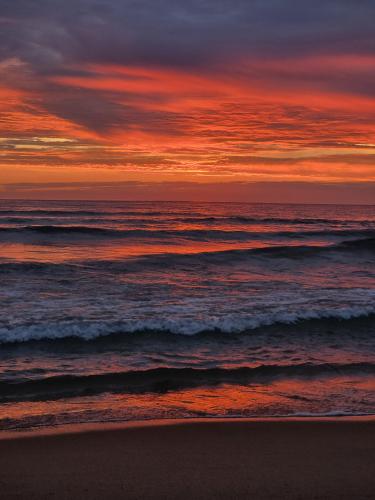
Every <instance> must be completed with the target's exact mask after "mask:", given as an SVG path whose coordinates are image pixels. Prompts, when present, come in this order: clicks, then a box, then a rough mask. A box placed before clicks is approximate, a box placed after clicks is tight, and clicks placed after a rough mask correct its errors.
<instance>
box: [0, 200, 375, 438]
mask: <svg viewBox="0 0 375 500" xmlns="http://www.w3.org/2000/svg"><path fill="white" fill-rule="evenodd" d="M0 311H1V314H0V429H3V430H4V429H34V428H37V427H38V428H39V427H41V426H51V425H60V424H68V423H77V422H109V421H127V420H143V419H160V418H191V417H270V416H286V415H288V416H289V415H298V416H301V415H364V414H365V415H367V414H374V413H375V210H374V206H336V205H287V204H244V203H193V202H189V203H187V202H175V203H172V202H171V203H164V202H144V203H143V202H142V203H141V202H61V201H58V202H57V201H43V202H37V201H1V202H0Z"/></svg>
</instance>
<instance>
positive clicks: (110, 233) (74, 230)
mask: <svg viewBox="0 0 375 500" xmlns="http://www.w3.org/2000/svg"><path fill="white" fill-rule="evenodd" d="M28 234H29V235H30V234H36V235H43V236H67V235H70V236H78V237H79V236H84V237H90V236H91V237H96V238H98V237H107V238H154V239H170V238H175V239H193V240H201V241H206V240H230V241H233V240H234V241H246V240H252V239H257V240H259V239H269V238H271V239H272V238H275V237H278V238H279V237H285V238H304V237H332V236H333V237H375V230H374V229H327V230H317V231H259V232H257V231H230V230H228V231H226V230H220V229H190V230H188V229H187V230H174V229H165V230H164V229H157V230H153V229H109V228H103V227H97V226H96V227H92V226H56V225H49V226H39V225H31V226H22V227H17V226H14V227H1V228H0V238H1V237H3V236H12V235H13V236H14V235H18V236H22V235H26V236H27V235H28Z"/></svg>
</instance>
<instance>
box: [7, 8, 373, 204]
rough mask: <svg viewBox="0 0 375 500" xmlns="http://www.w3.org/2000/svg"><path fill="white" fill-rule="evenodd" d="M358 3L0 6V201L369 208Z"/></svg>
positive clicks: (366, 85)
mask: <svg viewBox="0 0 375 500" xmlns="http://www.w3.org/2000/svg"><path fill="white" fill-rule="evenodd" d="M374 20H375V2H374V0H367V1H366V0H362V1H358V0H356V1H354V0H353V1H352V0H340V1H339V0H336V1H334V0H316V1H311V0H308V1H307V0H299V1H296V0H258V1H257V0H243V1H242V0H134V1H130V0H105V1H104V0H101V1H100V0H0V197H2V198H36V199H119V200H121V199H124V200H127V199H136V200H157V199H161V200H163V199H164V200H175V199H176V200H186V199H194V200H207V201H211V200H226V201H228V200H229V201H230V200H232V201H237V200H238V201H266V202H272V201H275V202H284V201H292V202H304V201H306V202H325V203H326V202H340V203H341V202H345V203H371V202H375V31H374Z"/></svg>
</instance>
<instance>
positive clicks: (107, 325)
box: [0, 297, 375, 344]
mask: <svg viewBox="0 0 375 500" xmlns="http://www.w3.org/2000/svg"><path fill="white" fill-rule="evenodd" d="M369 298H370V297H369ZM360 318H362V319H366V320H368V321H369V322H371V323H372V324H373V323H374V320H375V304H371V305H370V304H369V305H367V306H354V305H353V306H349V307H341V308H336V307H326V308H324V307H323V308H321V309H309V310H305V311H301V312H299V313H295V312H282V311H279V312H272V311H271V312H268V313H267V312H265V313H261V314H247V315H243V316H236V317H233V316H227V317H225V316H224V317H216V316H214V317H210V316H209V315H207V316H206V318H204V319H194V318H178V317H173V316H160V315H159V316H158V315H157V314H156V311H155V315H154V317H152V318H149V319H147V318H145V319H143V320H137V319H134V320H123V321H108V320H107V321H106V320H98V321H95V320H91V321H90V320H81V319H80V318H76V319H72V320H67V321H58V322H49V323H48V324H44V323H37V324H29V325H19V326H14V327H13V328H7V327H2V328H0V344H11V343H19V342H28V341H39V340H60V339H81V340H84V341H89V340H95V339H98V338H100V337H109V336H111V335H126V334H142V333H151V332H153V333H158V334H175V335H197V334H206V333H215V334H217V333H221V334H243V333H249V332H251V331H252V330H257V329H259V328H262V327H269V326H273V325H280V326H287V325H293V324H303V325H304V327H305V328H307V327H308V324H309V322H310V321H313V322H314V323H316V321H322V326H325V327H327V322H329V321H333V322H336V321H340V322H342V323H345V321H347V320H352V319H360ZM328 326H329V325H328Z"/></svg>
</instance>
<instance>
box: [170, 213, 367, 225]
mask: <svg viewBox="0 0 375 500" xmlns="http://www.w3.org/2000/svg"><path fill="white" fill-rule="evenodd" d="M176 220H177V221H179V222H186V223H191V224H194V223H198V224H199V223H211V224H212V223H221V224H222V223H231V224H286V225H294V224H295V225H305V224H306V225H317V224H340V225H345V224H360V225H362V224H364V225H369V224H375V217H374V219H328V218H303V217H297V218H290V217H289V218H288V217H248V216H246V215H233V216H230V215H229V216H211V217H205V216H201V217H183V218H176Z"/></svg>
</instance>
